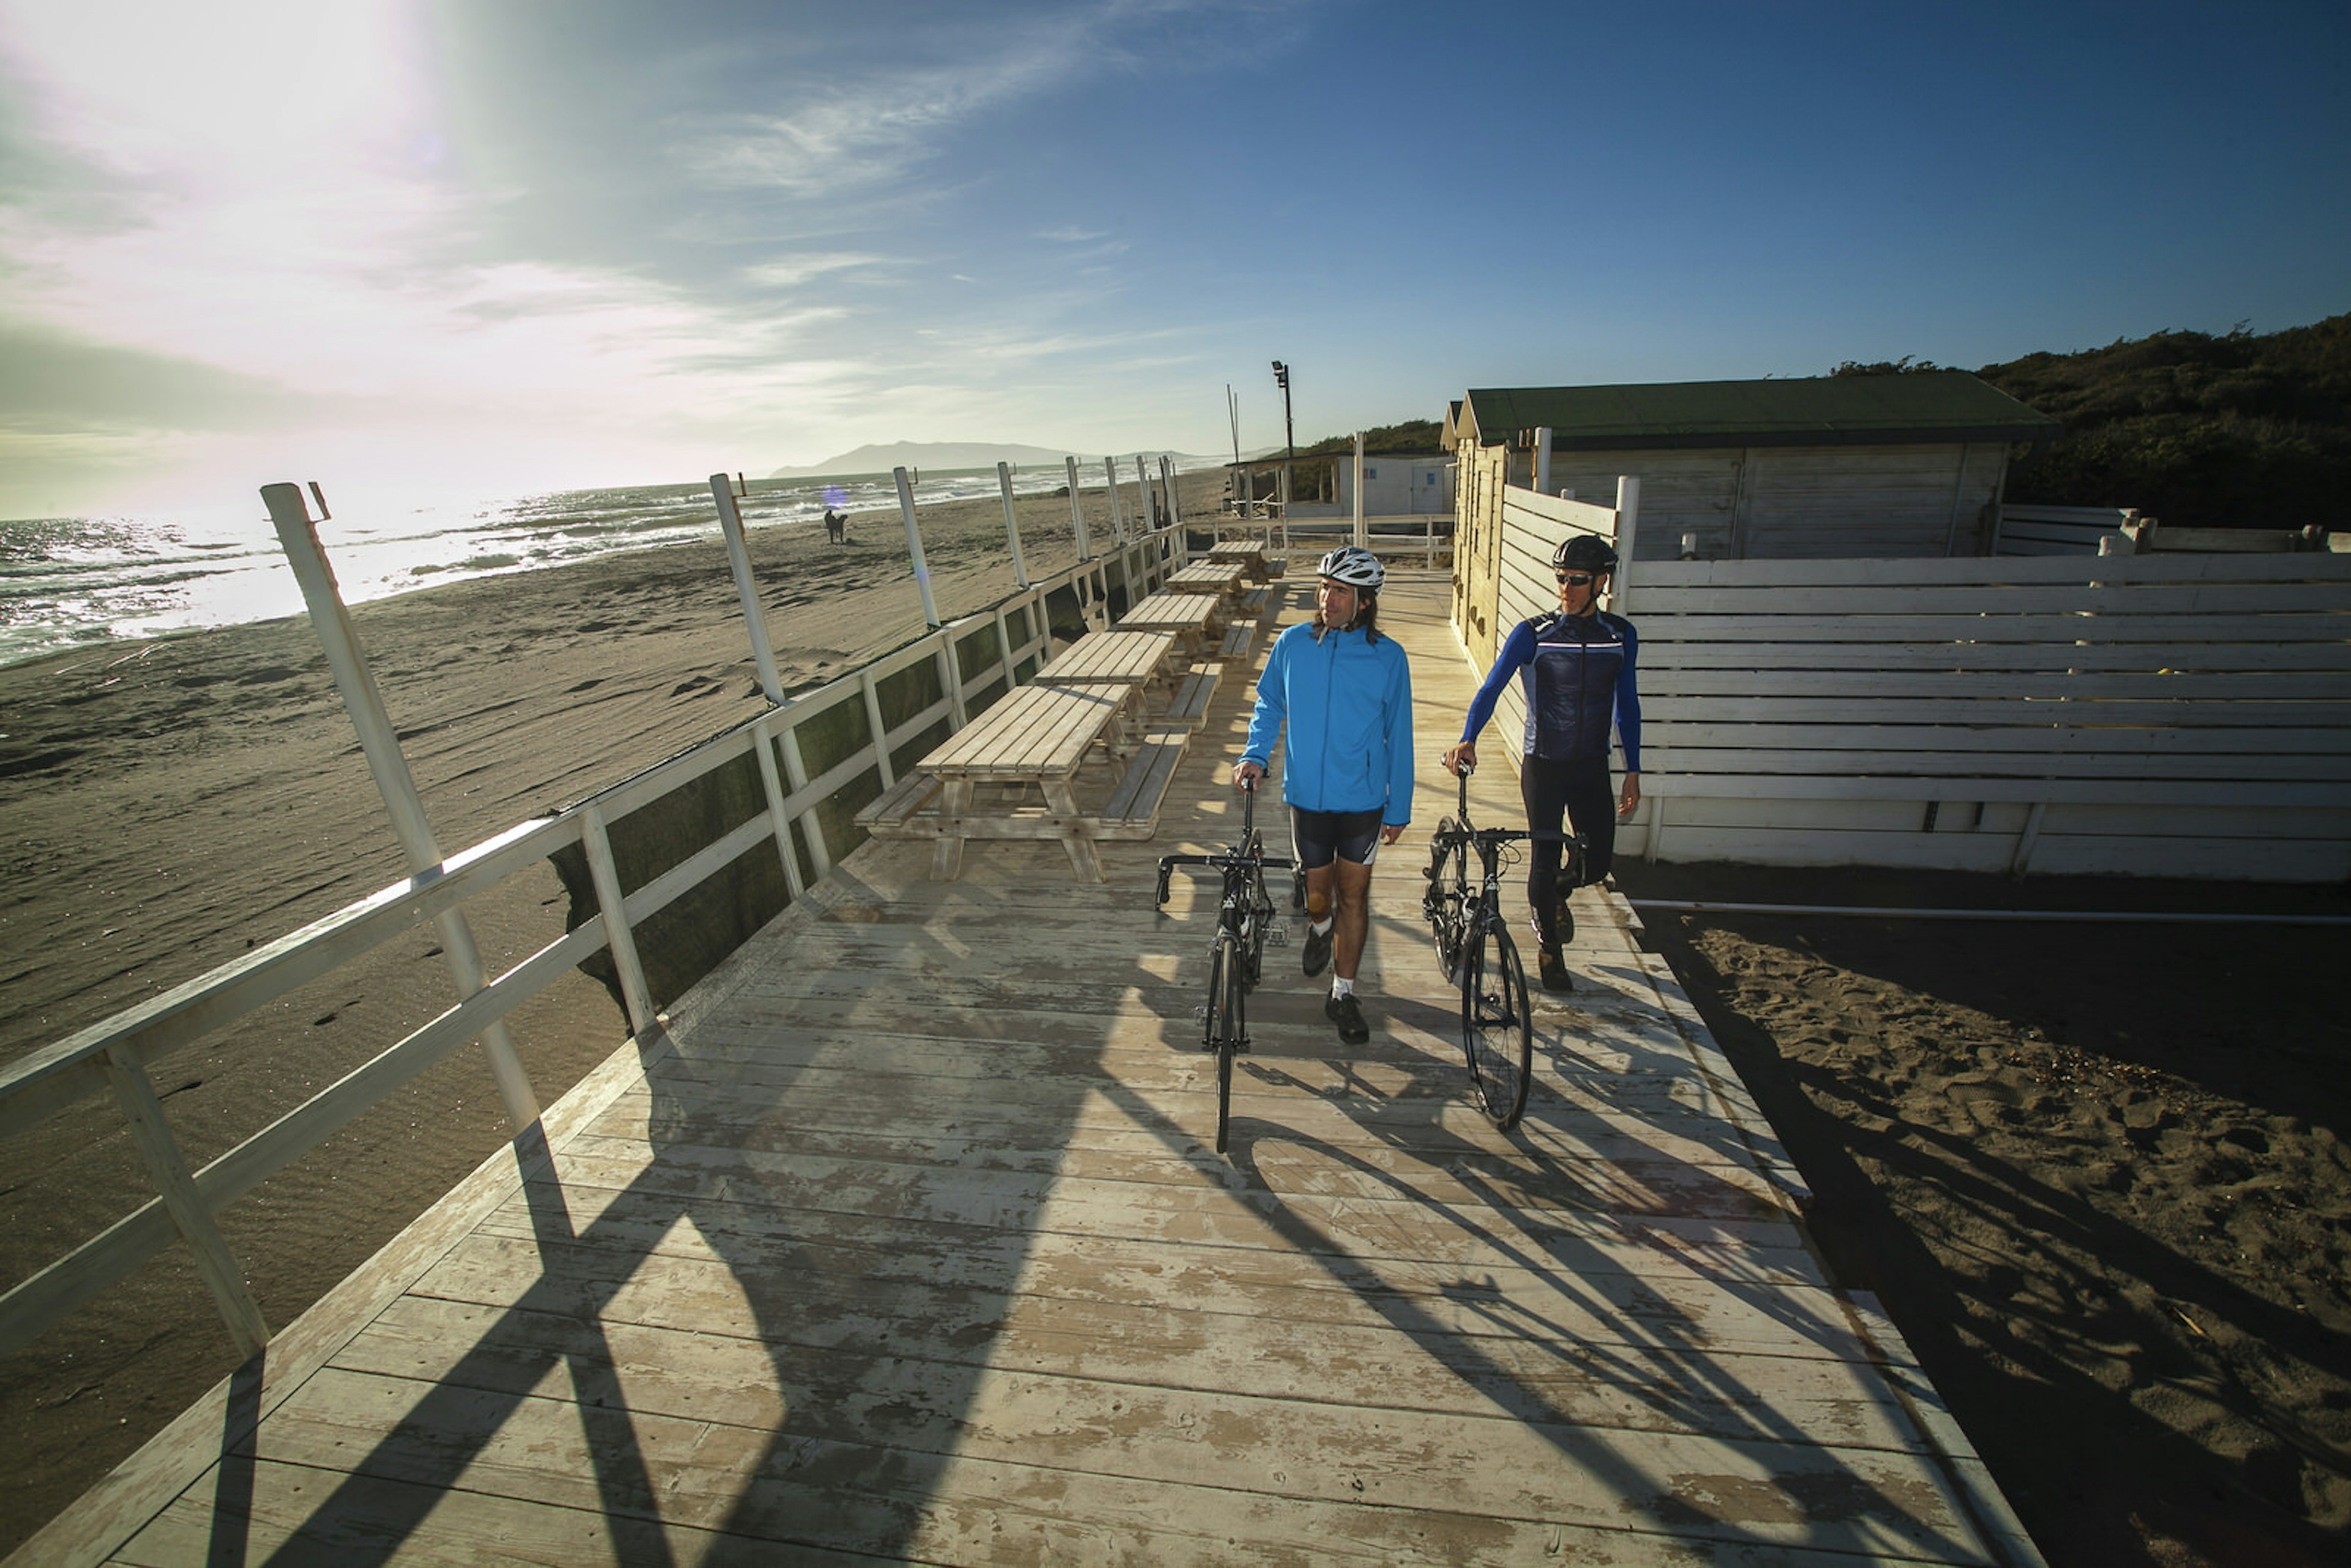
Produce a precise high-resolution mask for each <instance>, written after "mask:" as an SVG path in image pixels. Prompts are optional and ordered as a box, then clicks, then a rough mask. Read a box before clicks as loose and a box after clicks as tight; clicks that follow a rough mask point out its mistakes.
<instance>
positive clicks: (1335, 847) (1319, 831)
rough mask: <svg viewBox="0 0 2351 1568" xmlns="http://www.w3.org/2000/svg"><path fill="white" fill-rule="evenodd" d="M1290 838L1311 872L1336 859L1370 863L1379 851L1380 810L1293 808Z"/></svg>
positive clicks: (1299, 860) (1356, 863)
mask: <svg viewBox="0 0 2351 1568" xmlns="http://www.w3.org/2000/svg"><path fill="white" fill-rule="evenodd" d="M1290 844H1291V846H1292V847H1293V848H1295V849H1296V851H1297V852H1298V863H1299V864H1300V865H1301V866H1303V867H1304V868H1305V869H1306V870H1308V871H1312V870H1314V869H1315V868H1316V867H1317V866H1326V865H1329V864H1330V863H1331V862H1332V860H1333V859H1337V860H1343V861H1347V862H1352V863H1353V864H1355V865H1369V864H1371V863H1372V857H1373V856H1374V855H1376V854H1378V853H1379V852H1380V809H1379V808H1378V807H1377V806H1374V807H1373V808H1372V809H1371V810H1368V811H1308V810H1301V808H1299V807H1296V806H1292V807H1291V808H1290Z"/></svg>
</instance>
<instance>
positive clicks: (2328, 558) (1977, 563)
mask: <svg viewBox="0 0 2351 1568" xmlns="http://www.w3.org/2000/svg"><path fill="white" fill-rule="evenodd" d="M2090 580H2095V581H2099V582H2109V583H2130V582H2325V583H2336V584H2344V583H2351V556H2342V555H2333V554H2329V553H2325V552H2322V551H2308V552H2304V553H2299V554H2294V555H2133V556H2107V557H2101V558H2099V559H2097V560H2096V561H2095V563H2093V562H2085V561H2083V560H2080V559H2063V560H2055V559H2013V560H2012V559H2007V558H2005V557H1996V558H1991V559H1985V558H1981V557H1977V558H1967V557H1961V558H1957V559H1926V558H1912V559H1825V560H1658V561H1653V562H1645V563H1644V570H1643V571H1642V576H1641V582H1642V588H1643V591H1648V590H1650V589H1653V588H1654V589H1673V588H1704V587H1714V586H1729V587H1733V588H1745V587H1751V588H1757V589H1782V588H1792V587H1802V586H1805V585H1819V586H1829V587H1834V586H1852V587H1865V588H1883V587H1887V586H1891V585H1894V584H1899V583H1921V584H1960V585H1965V584H1970V583H1984V584H1988V585H1997V584H2001V583H2028V584H2030V583H2043V584H2064V583H2074V582H2084V581H2090Z"/></svg>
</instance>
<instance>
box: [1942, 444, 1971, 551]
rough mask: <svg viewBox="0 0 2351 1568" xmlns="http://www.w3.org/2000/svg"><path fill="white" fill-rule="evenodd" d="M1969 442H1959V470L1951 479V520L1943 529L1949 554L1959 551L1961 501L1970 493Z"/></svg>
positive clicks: (1944, 543) (1944, 547) (1944, 540)
mask: <svg viewBox="0 0 2351 1568" xmlns="http://www.w3.org/2000/svg"><path fill="white" fill-rule="evenodd" d="M1968 452H1969V446H1968V444H1967V443H1966V442H1964V441H1963V442H1961V443H1959V473H1958V475H1957V476H1954V477H1953V478H1952V480H1951V520H1950V522H1949V524H1947V525H1946V526H1945V527H1944V529H1943V553H1944V554H1945V555H1947V556H1948V555H1956V554H1958V553H1959V503H1960V502H1961V501H1964V500H1965V499H1967V495H1968Z"/></svg>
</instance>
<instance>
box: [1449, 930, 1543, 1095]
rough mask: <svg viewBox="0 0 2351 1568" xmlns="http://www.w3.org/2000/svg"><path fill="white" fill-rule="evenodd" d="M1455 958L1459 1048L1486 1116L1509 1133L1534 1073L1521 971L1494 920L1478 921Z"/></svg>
mask: <svg viewBox="0 0 2351 1568" xmlns="http://www.w3.org/2000/svg"><path fill="white" fill-rule="evenodd" d="M1467 948H1468V950H1467V952H1466V953H1465V954H1464V955H1463V957H1462V961H1461V1048H1462V1051H1463V1052H1464V1054H1466V1055H1467V1056H1468V1059H1469V1081H1470V1082H1471V1083H1472V1084H1474V1085H1475V1086H1476V1088H1477V1090H1478V1103H1479V1106H1480V1107H1481V1108H1483V1109H1484V1111H1485V1113H1486V1119H1487V1120H1488V1121H1489V1122H1491V1123H1493V1124H1494V1125H1496V1126H1497V1127H1499V1128H1501V1129H1502V1130H1503V1131H1504V1132H1508V1131H1510V1129H1511V1128H1512V1127H1515V1126H1517V1125H1518V1124H1519V1116H1520V1113H1521V1112H1523V1111H1525V1109H1526V1108H1527V1087H1528V1084H1529V1083H1530V1082H1531V1081H1532V1079H1533V1077H1534V1052H1535V1031H1534V1014H1533V1010H1532V1009H1531V1008H1530V1007H1529V1005H1528V1000H1527V972H1526V970H1525V968H1524V967H1521V966H1520V963H1519V949H1518V947H1517V946H1516V945H1515V944H1513V943H1512V942H1511V941H1510V933H1509V932H1508V931H1506V930H1504V929H1503V928H1502V925H1501V923H1500V922H1499V921H1494V922H1492V923H1490V924H1487V925H1481V926H1480V927H1479V929H1478V930H1477V931H1476V932H1475V933H1474V934H1473V935H1472V936H1470V938H1469V940H1468V944H1467Z"/></svg>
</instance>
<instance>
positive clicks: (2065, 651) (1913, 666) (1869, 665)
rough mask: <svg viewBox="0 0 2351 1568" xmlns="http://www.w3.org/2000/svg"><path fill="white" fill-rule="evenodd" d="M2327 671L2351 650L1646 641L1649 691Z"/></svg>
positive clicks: (2350, 658)
mask: <svg viewBox="0 0 2351 1568" xmlns="http://www.w3.org/2000/svg"><path fill="white" fill-rule="evenodd" d="M2150 664H2152V665H2155V666H2156V667H2157V668H2158V670H2164V669H2169V670H2180V671H2198V670H2213V671H2231V670H2327V671H2342V670H2346V669H2351V643H2172V644H2169V645H2166V644H2163V643H2116V644H2114V645H2111V646H2098V645H2095V644H2091V643H2075V644H2071V645H2069V644H2066V643H1977V644H1975V645H1973V646H1967V645H1961V644H1954V643H1784V642H1769V641H1767V642H1748V643H1655V642H1652V641H1651V640H1650V639H1649V638H1647V637H1644V638H1643V639H1642V641H1641V669H1642V671H1643V679H1642V689H1643V691H1644V692H1645V693H1646V691H1648V690H1650V689H1651V688H1652V686H1655V687H1656V689H1659V690H1670V689H1671V685H1670V683H1667V682H1662V681H1659V682H1652V681H1651V680H1650V679H1649V678H1648V676H1649V675H1650V674H1652V673H1659V674H1661V673H1662V672H1663V671H1666V670H1672V669H1692V668H1697V669H1740V670H1750V671H1755V672H1759V683H1760V680H1761V672H1769V671H1773V670H1779V669H1794V670H1815V669H1860V670H1870V669H1886V670H1988V671H2010V670H2075V669H2078V670H2133V671H2145V670H2147V667H2148V666H2149V665H2150Z"/></svg>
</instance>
